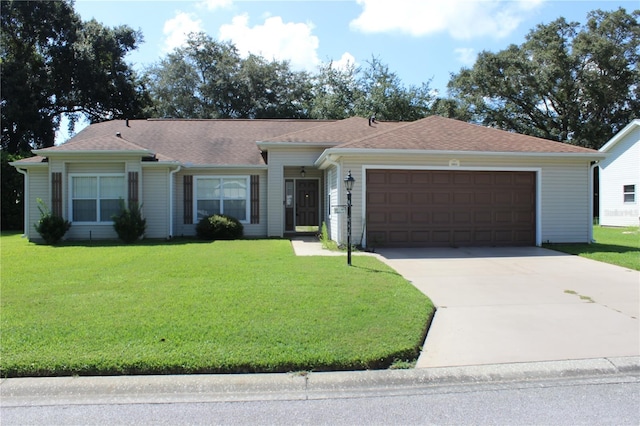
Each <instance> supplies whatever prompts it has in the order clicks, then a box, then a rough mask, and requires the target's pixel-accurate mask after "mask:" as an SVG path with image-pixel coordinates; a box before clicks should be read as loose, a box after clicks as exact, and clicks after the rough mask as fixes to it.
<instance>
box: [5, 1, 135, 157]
mask: <svg viewBox="0 0 640 426" xmlns="http://www.w3.org/2000/svg"><path fill="white" fill-rule="evenodd" d="M1 25H2V32H1V35H0V37H1V38H0V45H1V48H0V49H1V50H0V61H1V62H2V69H1V75H0V81H1V85H2V87H1V91H2V100H1V106H2V117H1V118H2V149H3V151H7V152H9V153H20V152H28V151H29V150H31V149H33V148H41V147H47V146H52V145H53V144H54V140H55V132H56V130H57V129H58V128H59V126H60V121H61V116H62V114H66V115H67V116H68V118H69V119H70V123H71V124H73V123H74V122H75V120H77V119H78V118H79V117H80V116H81V115H82V116H85V117H86V118H87V119H89V121H91V122H97V121H102V120H108V119H112V118H119V117H131V118H133V117H137V116H139V115H140V114H141V113H142V109H143V107H144V105H145V102H147V101H148V99H147V98H146V95H145V92H144V88H143V87H142V85H141V84H140V82H139V81H138V80H137V77H136V75H135V73H134V72H133V70H132V69H131V67H130V66H129V65H128V64H127V63H126V62H125V61H124V57H125V55H126V54H127V53H128V52H129V51H131V50H133V49H135V48H136V47H137V46H138V44H139V43H140V42H142V34H141V33H140V32H138V31H134V30H132V29H131V28H129V27H127V26H120V27H117V28H107V27H104V26H103V25H102V24H100V23H98V22H97V21H95V20H91V21H88V22H83V21H82V20H81V19H80V17H79V16H78V15H77V14H76V13H75V11H74V9H73V3H72V2H71V1H68V0H67V1H2V14H1Z"/></svg>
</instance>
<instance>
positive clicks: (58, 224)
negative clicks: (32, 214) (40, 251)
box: [33, 198, 71, 245]
mask: <svg viewBox="0 0 640 426" xmlns="http://www.w3.org/2000/svg"><path fill="white" fill-rule="evenodd" d="M38 210H40V220H39V221H38V223H36V224H34V225H33V226H34V227H35V228H36V231H38V234H40V236H41V237H42V239H43V240H44V242H45V243H47V244H50V245H54V244H57V243H58V242H59V241H60V240H61V239H62V237H64V234H66V233H67V231H68V230H69V228H71V222H69V221H67V220H65V219H63V218H62V217H60V216H58V215H55V214H53V213H51V211H50V210H49V209H48V208H47V206H46V205H45V204H44V201H42V200H41V199H40V198H38Z"/></svg>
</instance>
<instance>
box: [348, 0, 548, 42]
mask: <svg viewBox="0 0 640 426" xmlns="http://www.w3.org/2000/svg"><path fill="white" fill-rule="evenodd" d="M543 1H545V0H517V1H514V0H507V1H503V0H446V1H425V0H394V1H393V3H389V2H388V0H357V3H358V4H360V5H361V6H362V8H363V10H362V14H361V15H360V16H358V17H357V18H356V19H354V20H353V21H351V23H350V25H351V28H352V29H354V30H357V31H362V32H365V33H385V32H395V31H397V32H403V33H408V34H410V35H412V36H415V37H418V36H424V35H430V34H436V33H441V32H448V33H449V34H450V35H451V37H453V38H455V39H461V40H468V39H471V38H474V37H481V36H492V37H497V38H502V37H506V36H508V35H509V34H510V33H511V32H512V31H513V30H515V29H516V28H517V27H518V25H520V23H521V22H522V20H523V19H524V18H526V17H527V16H528V14H530V13H531V12H532V11H533V10H535V9H536V8H539V7H540V5H541V4H542V3H543Z"/></svg>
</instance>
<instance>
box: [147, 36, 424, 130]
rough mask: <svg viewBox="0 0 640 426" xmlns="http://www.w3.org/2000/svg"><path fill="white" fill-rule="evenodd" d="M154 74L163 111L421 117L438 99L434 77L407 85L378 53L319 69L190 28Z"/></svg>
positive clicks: (152, 84) (157, 108) (156, 110)
mask: <svg viewBox="0 0 640 426" xmlns="http://www.w3.org/2000/svg"><path fill="white" fill-rule="evenodd" d="M146 78H147V81H148V83H149V90H150V94H151V97H152V98H153V99H154V102H155V103H154V105H153V107H152V109H151V112H150V113H151V114H152V115H156V116H161V117H175V118H317V119H339V118H346V117H351V116H353V115H361V116H368V115H376V116H377V117H378V118H380V119H384V120H415V119H417V118H422V117H424V116H425V115H426V114H427V113H428V110H429V104H430V102H431V95H430V90H429V86H428V84H423V85H422V86H421V87H408V88H407V87H405V86H404V85H403V84H402V82H401V81H400V78H399V77H398V76H397V75H396V74H395V73H393V72H391V71H389V67H388V66H387V65H385V64H383V63H382V62H381V61H380V60H379V59H377V58H373V59H372V60H371V61H370V62H367V65H366V66H364V67H359V68H356V67H355V66H353V65H348V66H347V67H346V68H337V67H335V65H334V64H333V63H332V62H329V63H327V64H323V65H321V66H320V68H319V70H318V72H317V73H316V74H311V73H308V72H306V71H294V70H292V69H291V67H290V64H289V62H287V61H278V60H271V61H268V60H266V59H265V58H263V57H261V56H257V55H253V54H250V55H248V56H247V57H245V58H242V57H240V55H239V54H238V51H237V49H236V47H235V46H234V45H233V44H232V43H229V42H220V41H217V40H214V39H213V38H211V37H210V36H208V35H206V34H204V33H193V34H190V35H189V38H188V40H187V43H186V45H185V46H184V47H179V48H177V49H175V50H174V51H173V52H171V53H169V54H168V55H167V57H166V58H164V59H162V60H161V61H159V62H158V63H157V64H154V65H153V66H151V67H150V68H149V69H148V70H147V73H146Z"/></svg>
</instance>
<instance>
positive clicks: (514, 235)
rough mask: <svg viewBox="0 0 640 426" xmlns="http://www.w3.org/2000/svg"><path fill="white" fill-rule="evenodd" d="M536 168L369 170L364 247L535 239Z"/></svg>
mask: <svg viewBox="0 0 640 426" xmlns="http://www.w3.org/2000/svg"><path fill="white" fill-rule="evenodd" d="M535 181H536V179H535V173H534V172H496V171H487V172H476V171H434V170H368V171H367V194H366V195H367V197H366V198H367V199H366V209H367V210H366V211H367V214H366V220H367V223H366V226H367V245H368V246H369V247H447V246H451V247H461V246H526V245H534V244H535V229H536V219H535V211H536V208H535V199H536V196H535V192H536V191H535Z"/></svg>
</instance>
